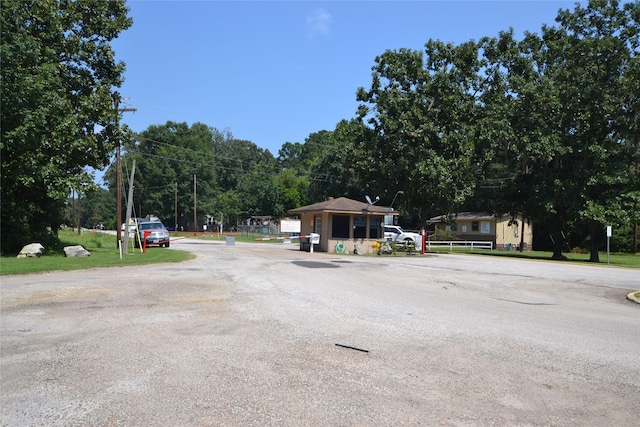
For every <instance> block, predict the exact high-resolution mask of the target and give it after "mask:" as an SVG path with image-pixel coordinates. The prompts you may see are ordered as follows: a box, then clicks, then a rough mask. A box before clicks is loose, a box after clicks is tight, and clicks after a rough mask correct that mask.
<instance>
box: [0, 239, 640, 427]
mask: <svg viewBox="0 0 640 427" xmlns="http://www.w3.org/2000/svg"><path fill="white" fill-rule="evenodd" d="M174 248H176V249H185V250H189V251H192V252H194V253H196V254H197V258H196V259H194V260H192V261H188V262H184V263H178V264H163V265H155V266H138V267H132V268H129V267H127V268H109V269H92V270H87V271H76V272H54V273H48V274H35V275H23V276H2V277H1V278H0V280H1V294H0V296H1V307H0V308H1V312H0V320H1V325H0V332H1V338H0V345H1V347H0V351H1V353H0V362H1V371H0V377H1V378H0V380H1V381H0V388H1V389H0V397H1V400H0V404H1V416H2V425H6V426H27V425H29V426H31V425H35V426H45V425H46V426H58V425H59V426H76V425H77V426H80V425H82V426H92V425H95V426H104V425H114V426H116V425H118V426H129V425H131V426H133V425H136V426H137V425H139V426H149V425H163V426H184V425H193V426H213V425H215V426H220V425H228V426H238V425H243V426H265V425H274V426H298V425H313V426H323V425H325V426H337V425H340V426H399V425H424V426H489V425H497V426H501V425H509V426H513V425H518V426H613V425H615V426H637V425H638V422H639V421H638V420H640V406H638V403H639V402H640V335H639V330H640V305H639V304H634V303H631V302H629V301H627V300H626V299H625V296H626V294H627V293H629V292H631V291H633V290H638V289H640V274H639V273H638V270H629V269H618V268H609V267H597V266H584V265H572V264H564V263H557V262H530V261H520V260H507V259H498V258H489V257H472V256H460V255H456V256H453V255H437V256H415V257H403V258H390V257H358V256H336V255H329V254H321V253H314V254H310V253H306V252H300V251H298V250H296V249H295V247H294V246H284V245H271V244H264V243H263V244H240V243H238V244H236V245H235V246H226V245H225V244H224V242H219V241H202V240H191V239H187V240H179V241H175V242H172V248H171V249H161V248H151V249H150V250H172V249H174ZM336 344H339V345H336Z"/></svg>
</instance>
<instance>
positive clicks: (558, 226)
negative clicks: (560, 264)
mask: <svg viewBox="0 0 640 427" xmlns="http://www.w3.org/2000/svg"><path fill="white" fill-rule="evenodd" d="M550 223H551V224H550V225H551V226H550V230H551V240H552V241H553V255H552V256H551V259H557V260H566V259H567V257H566V256H564V255H562V246H563V244H564V236H563V235H562V221H561V220H560V219H558V218H556V217H555V216H554V217H552V218H551V219H550Z"/></svg>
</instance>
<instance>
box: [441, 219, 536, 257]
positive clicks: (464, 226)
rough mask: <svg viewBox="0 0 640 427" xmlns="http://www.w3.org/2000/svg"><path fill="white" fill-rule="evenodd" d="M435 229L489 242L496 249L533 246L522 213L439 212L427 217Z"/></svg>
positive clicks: (464, 237) (470, 239)
mask: <svg viewBox="0 0 640 427" xmlns="http://www.w3.org/2000/svg"><path fill="white" fill-rule="evenodd" d="M429 222H430V223H431V224H434V225H435V227H436V230H443V231H449V232H451V233H453V235H454V236H455V237H456V239H458V240H467V241H491V242H493V246H494V248H496V249H499V250H516V249H519V248H520V245H521V244H522V245H523V248H524V250H525V251H530V250H532V247H533V226H532V224H531V223H530V222H529V221H527V220H525V221H523V220H522V215H520V214H518V215H516V216H514V217H512V216H511V215H494V214H490V213H486V212H458V213H457V214H453V215H440V216H436V217H433V218H431V219H430V220H429Z"/></svg>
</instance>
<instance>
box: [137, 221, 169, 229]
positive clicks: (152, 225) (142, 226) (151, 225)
mask: <svg viewBox="0 0 640 427" xmlns="http://www.w3.org/2000/svg"><path fill="white" fill-rule="evenodd" d="M140 229H142V230H162V229H164V225H162V223H161V222H149V223H146V224H145V223H142V224H140Z"/></svg>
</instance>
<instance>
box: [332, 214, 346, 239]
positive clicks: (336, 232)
mask: <svg viewBox="0 0 640 427" xmlns="http://www.w3.org/2000/svg"><path fill="white" fill-rule="evenodd" d="M332 222H333V223H332V227H331V237H332V238H334V239H348V238H349V215H334V216H333V221H332Z"/></svg>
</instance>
